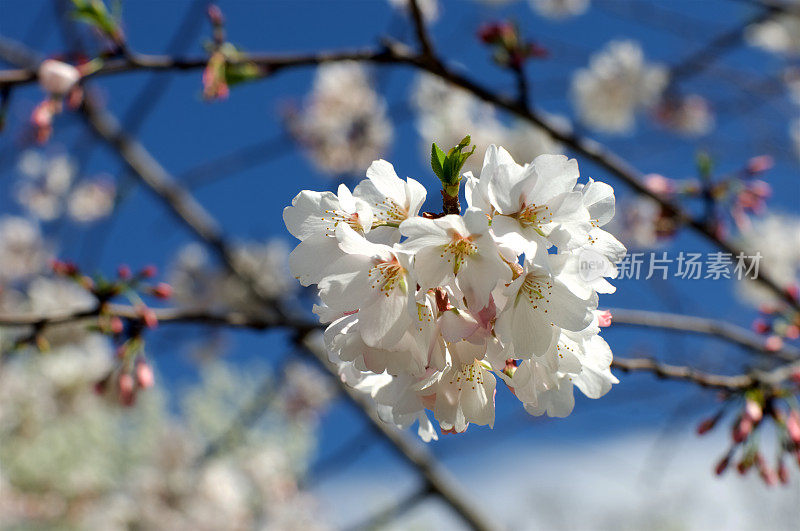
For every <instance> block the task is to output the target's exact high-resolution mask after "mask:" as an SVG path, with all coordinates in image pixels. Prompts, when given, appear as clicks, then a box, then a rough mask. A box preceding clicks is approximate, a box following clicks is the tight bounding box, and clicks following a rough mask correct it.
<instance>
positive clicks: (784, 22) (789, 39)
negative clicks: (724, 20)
mask: <svg viewBox="0 0 800 531" xmlns="http://www.w3.org/2000/svg"><path fill="white" fill-rule="evenodd" d="M794 3H795V4H796V7H794V9H795V10H796V12H787V13H780V14H776V15H775V16H773V17H771V18H769V19H767V20H765V21H764V22H760V23H758V24H752V25H750V26H748V27H747V29H746V32H745V37H746V38H747V41H748V42H749V43H750V44H751V45H753V46H757V47H759V48H762V49H764V50H767V51H769V52H773V53H781V54H785V55H790V56H800V2H794ZM789 9H792V8H791V7H790V8H789Z"/></svg>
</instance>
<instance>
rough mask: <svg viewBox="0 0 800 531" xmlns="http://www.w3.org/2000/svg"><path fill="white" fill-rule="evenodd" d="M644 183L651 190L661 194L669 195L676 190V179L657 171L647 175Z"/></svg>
mask: <svg viewBox="0 0 800 531" xmlns="http://www.w3.org/2000/svg"><path fill="white" fill-rule="evenodd" d="M644 185H645V186H646V187H647V189H648V190H650V191H651V192H653V193H656V194H660V195H669V194H672V193H674V192H675V183H674V181H673V180H672V179H668V178H667V177H664V176H663V175H659V174H657V173H651V174H650V175H647V176H645V178H644Z"/></svg>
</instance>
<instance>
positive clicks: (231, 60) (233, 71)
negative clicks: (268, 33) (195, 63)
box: [203, 4, 265, 100]
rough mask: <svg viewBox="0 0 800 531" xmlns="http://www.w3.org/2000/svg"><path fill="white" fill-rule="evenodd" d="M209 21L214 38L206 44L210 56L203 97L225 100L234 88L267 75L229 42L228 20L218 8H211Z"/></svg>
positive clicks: (205, 70) (205, 74)
mask: <svg viewBox="0 0 800 531" xmlns="http://www.w3.org/2000/svg"><path fill="white" fill-rule="evenodd" d="M208 19H209V21H210V22H211V26H212V28H213V37H212V40H211V42H209V43H207V44H206V50H207V51H208V52H209V54H210V56H209V59H208V63H207V64H206V68H205V69H204V70H203V98H205V99H206V100H222V99H225V98H227V97H228V94H229V93H230V87H231V86H232V85H235V84H237V83H242V82H245V81H250V80H253V79H257V78H260V77H263V76H264V75H265V72H264V69H263V68H262V67H260V66H258V65H257V64H255V63H252V62H242V61H241V59H242V53H241V50H239V48H237V47H236V46H234V45H233V44H231V43H230V42H227V41H226V39H225V18H224V17H223V15H222V11H221V10H220V8H219V7H218V6H216V5H213V4H212V5H210V6H209V7H208Z"/></svg>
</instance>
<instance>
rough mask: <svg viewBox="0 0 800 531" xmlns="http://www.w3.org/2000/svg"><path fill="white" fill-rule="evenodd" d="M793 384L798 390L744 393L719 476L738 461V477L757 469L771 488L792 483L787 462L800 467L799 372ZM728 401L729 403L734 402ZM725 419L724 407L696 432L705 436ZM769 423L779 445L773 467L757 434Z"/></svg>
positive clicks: (758, 390) (717, 470) (792, 381)
mask: <svg viewBox="0 0 800 531" xmlns="http://www.w3.org/2000/svg"><path fill="white" fill-rule="evenodd" d="M791 383H792V384H793V385H794V387H795V388H794V389H793V390H792V389H785V390H782V391H780V392H772V391H768V390H764V389H751V390H748V391H747V392H746V393H744V397H743V399H740V398H736V399H735V400H737V401H739V400H742V401H741V406H740V407H741V410H740V411H739V413H738V414H736V415H735V417H734V419H733V423H732V425H731V441H732V443H731V447H730V449H729V450H728V452H727V453H726V454H725V456H723V457H722V459H720V460H719V461H718V462H717V464H716V466H715V471H716V473H717V475H722V474H723V473H724V472H725V471H726V470H727V469H728V468H729V467H730V465H731V464H732V463H734V462H735V464H736V470H737V471H738V472H739V474H741V475H745V474H747V473H748V472H749V471H750V470H751V469H753V468H755V469H756V470H757V472H758V475H759V476H760V477H761V479H762V480H763V481H764V483H765V484H767V485H769V486H771V485H775V484H777V483H778V482H780V483H782V484H784V485H785V484H787V483H788V482H789V468H788V466H787V464H786V463H787V461H789V462H796V463H797V466H798V467H800V406H798V404H797V401H796V400H795V399H794V395H796V394H797V393H798V392H800V372H797V373H795V374H794V375H793V376H792V378H791ZM728 400H729V402H728V403H730V402H731V401H732V400H734V399H732V398H731V399H728ZM726 405H728V404H726ZM724 416H725V408H724V407H723V409H721V410H720V411H719V412H718V413H717V414H716V415H714V416H713V417H711V418H708V419H706V420H704V421H702V422H701V423H700V424H699V425H698V427H697V433H698V434H700V435H703V434H705V433H707V432H709V431H711V430H712V429H713V428H714V427H715V426H716V425H717V424H718V423H719V421H720V420H721V419H722V418H723V417H724ZM766 424H772V426H773V427H774V432H775V438H776V439H777V442H778V450H777V452H776V455H775V461H774V463H775V465H774V466H771V465H770V464H769V462H768V461H767V459H766V458H765V457H764V454H763V453H762V452H761V448H760V445H759V438H758V435H759V432H761V431H763V429H764V426H765V425H766Z"/></svg>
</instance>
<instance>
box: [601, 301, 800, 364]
mask: <svg viewBox="0 0 800 531" xmlns="http://www.w3.org/2000/svg"><path fill="white" fill-rule="evenodd" d="M610 311H611V315H612V316H613V321H614V325H615V326H616V325H623V326H625V325H630V326H644V327H650V328H659V329H664V330H675V331H680V332H691V333H694V334H704V335H709V336H714V337H718V338H720V339H724V340H726V341H729V342H731V343H734V344H737V345H741V346H742V347H745V348H748V349H750V350H753V351H754V352H758V353H759V354H764V355H766V356H772V357H777V358H780V359H783V360H786V361H796V360H798V359H800V349H798V348H796V347H793V346H791V345H784V346H783V347H782V348H781V349H779V350H771V349H769V348H767V344H766V339H765V338H764V337H763V336H761V335H758V334H756V333H755V332H752V331H750V330H748V329H747V328H744V327H741V326H737V325H735V324H733V323H729V322H727V321H721V320H718V319H708V318H704V317H696V316H691V315H682V314H675V313H666V312H653V311H646V310H629V309H622V308H613V309H611V310H610Z"/></svg>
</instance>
